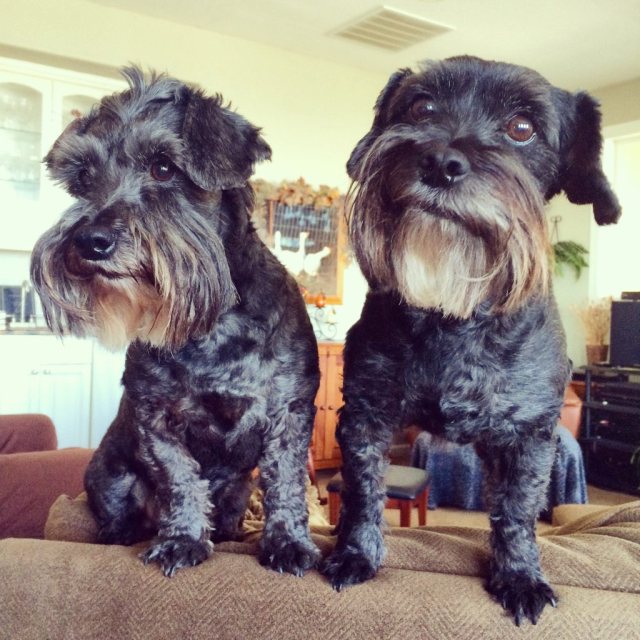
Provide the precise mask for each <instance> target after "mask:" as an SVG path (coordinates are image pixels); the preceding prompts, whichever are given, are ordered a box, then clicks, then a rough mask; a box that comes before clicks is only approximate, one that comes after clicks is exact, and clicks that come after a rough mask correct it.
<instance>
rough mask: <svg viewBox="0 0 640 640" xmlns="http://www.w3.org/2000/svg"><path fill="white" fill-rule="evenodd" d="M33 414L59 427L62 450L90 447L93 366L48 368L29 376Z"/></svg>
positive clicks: (52, 365) (41, 366) (73, 365)
mask: <svg viewBox="0 0 640 640" xmlns="http://www.w3.org/2000/svg"><path fill="white" fill-rule="evenodd" d="M28 384H29V402H28V407H29V413H44V414H46V415H48V416H49V417H50V418H51V419H52V420H53V423H54V424H55V425H56V431H57V434H58V447H60V448H63V447H88V446H89V445H90V434H89V429H88V427H89V410H90V400H91V365H90V364H88V363H87V364H45V365H40V366H37V367H34V369H32V370H31V372H30V373H29V376H28Z"/></svg>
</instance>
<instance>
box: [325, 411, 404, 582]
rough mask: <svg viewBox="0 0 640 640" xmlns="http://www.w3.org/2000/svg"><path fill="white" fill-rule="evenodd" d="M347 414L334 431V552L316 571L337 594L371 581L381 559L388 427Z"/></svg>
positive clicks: (374, 416)
mask: <svg viewBox="0 0 640 640" xmlns="http://www.w3.org/2000/svg"><path fill="white" fill-rule="evenodd" d="M353 409H354V411H352V410H351V407H350V405H349V404H348V403H347V405H345V407H344V409H343V411H342V414H341V416H340V424H339V425H338V430H337V437H338V442H339V444H340V449H341V451H342V460H343V466H342V478H343V487H342V495H341V498H342V506H341V510H340V520H339V523H338V540H337V543H336V547H335V550H334V551H333V553H332V554H331V555H330V556H329V557H328V558H327V559H326V560H325V562H324V565H323V568H322V572H323V573H324V574H325V575H326V576H327V577H328V578H329V579H330V580H331V584H332V586H333V588H334V589H336V590H338V591H340V590H341V589H342V588H343V587H345V586H348V585H350V584H358V583H360V582H364V581H365V580H368V579H370V578H373V576H375V574H376V572H377V571H378V568H379V567H380V565H381V563H382V560H383V559H384V554H385V547H384V540H383V535H382V516H383V511H384V503H385V487H384V474H385V471H386V468H387V464H388V461H387V458H386V453H387V450H388V447H389V444H390V442H391V436H392V433H393V426H394V425H393V423H392V422H385V421H384V420H380V413H377V412H374V413H368V414H366V417H365V415H363V414H361V413H359V412H358V409H357V408H356V407H353Z"/></svg>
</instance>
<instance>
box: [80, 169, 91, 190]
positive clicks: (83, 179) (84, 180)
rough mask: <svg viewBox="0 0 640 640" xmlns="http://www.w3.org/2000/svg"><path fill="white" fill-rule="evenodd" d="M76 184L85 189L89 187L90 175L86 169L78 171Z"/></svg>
mask: <svg viewBox="0 0 640 640" xmlns="http://www.w3.org/2000/svg"><path fill="white" fill-rule="evenodd" d="M78 182H79V183H80V185H81V186H82V187H83V188H85V189H88V188H89V187H90V186H91V174H90V173H89V171H88V169H80V171H78Z"/></svg>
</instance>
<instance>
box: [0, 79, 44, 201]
mask: <svg viewBox="0 0 640 640" xmlns="http://www.w3.org/2000/svg"><path fill="white" fill-rule="evenodd" d="M41 148H42V94H41V93H40V92H38V91H36V90H35V89H33V88H31V87H27V86H25V85H20V84H15V83H13V82H3V83H0V180H2V182H3V185H2V187H3V189H2V190H3V192H5V194H6V195H9V198H10V199H13V198H12V197H11V193H12V192H13V194H14V197H17V198H23V197H25V198H29V199H31V200H35V199H37V198H38V196H39V195H40V151H41Z"/></svg>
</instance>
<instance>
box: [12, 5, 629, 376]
mask: <svg viewBox="0 0 640 640" xmlns="http://www.w3.org/2000/svg"><path fill="white" fill-rule="evenodd" d="M0 15H1V16H2V20H0V54H2V48H3V47H4V48H5V52H4V55H6V49H11V48H19V49H22V50H24V52H25V54H27V53H28V54H38V55H39V56H40V57H39V58H38V61H40V62H46V61H47V60H48V61H49V62H50V63H54V62H55V63H58V64H59V60H60V58H59V57H63V58H69V59H73V60H76V61H80V64H81V65H83V66H84V69H85V70H87V71H91V70H92V66H94V65H97V66H98V67H100V66H106V67H109V68H115V67H119V66H122V65H123V64H127V63H129V62H136V63H140V64H142V65H144V66H148V67H153V68H156V69H159V70H166V71H168V72H170V73H171V74H173V75H176V76H178V77H180V78H182V79H184V80H188V81H193V82H197V83H199V84H201V85H202V86H203V87H205V88H206V89H208V90H210V91H220V92H222V93H223V95H224V96H225V98H227V99H229V100H231V101H232V102H233V104H234V105H235V106H236V107H237V108H238V111H239V112H240V113H242V114H243V115H245V116H246V117H248V118H249V119H250V120H252V121H253V122H254V123H255V124H257V125H259V126H261V127H263V130H264V135H265V137H266V138H267V140H268V141H269V143H270V144H271V146H272V148H273V151H274V158H273V161H272V162H271V163H265V164H263V165H261V166H259V167H258V168H257V175H258V176H260V177H264V178H267V179H270V180H280V179H283V178H287V179H294V178H297V177H298V176H304V177H305V178H306V179H307V180H308V181H309V182H311V183H312V184H316V185H317V184H320V183H327V184H331V185H336V186H339V187H340V188H342V189H345V188H346V186H347V184H348V179H347V176H346V173H345V171H344V164H345V162H346V159H347V158H348V155H349V153H350V151H351V149H352V148H353V146H354V144H355V142H356V141H357V140H358V139H359V137H360V136H361V135H362V134H363V133H364V132H365V131H366V130H367V129H368V127H369V124H370V122H371V116H372V105H373V101H374V99H375V97H376V95H377V93H378V92H379V90H380V88H381V87H382V86H383V83H384V81H385V80H386V75H385V74H372V73H367V72H364V71H359V70H356V69H352V68H348V67H343V66H340V65H335V64H332V63H328V62H322V61H319V60H316V59H313V58H309V57H305V56H301V55H298V54H294V53H288V52H285V51H283V50H280V49H276V48H273V47H268V46H263V45H259V44H255V43H251V42H248V41H244V40H240V39H236V38H230V37H226V36H222V35H217V34H213V33H210V32H207V31H204V30H199V29H196V28H192V27H187V26H181V25H176V24H174V23H170V22H166V21H163V20H157V19H154V18H149V17H145V16H140V15H136V14H133V13H129V12H125V11H122V10H118V9H110V8H106V7H102V6H98V5H94V4H92V3H90V2H79V1H78V0H56V1H55V2H53V1H48V2H43V1H37V0H20V1H19V2H16V0H0ZM593 93H594V95H595V96H596V97H597V98H599V99H600V100H601V102H602V110H603V119H604V124H605V125H606V126H612V125H620V124H621V123H627V122H632V121H640V78H638V79H636V80H635V81H633V82H628V83H625V84H620V85H615V86H610V87H604V88H602V89H599V90H597V91H594V92H593ZM549 215H561V216H562V218H563V221H562V223H561V227H560V234H561V239H563V240H575V241H577V242H580V243H582V244H584V245H585V246H586V247H591V235H592V229H591V222H590V220H591V213H590V207H576V206H575V205H571V204H570V203H568V202H567V200H566V199H564V198H563V197H561V198H557V199H556V200H555V201H554V202H553V204H552V206H551V208H550V211H549ZM599 268H600V266H599V265H598V264H597V261H594V260H592V261H591V267H590V271H592V270H594V269H599ZM592 279H593V274H590V273H589V272H587V273H586V274H585V275H583V276H582V277H581V278H580V280H578V281H575V280H574V278H573V276H572V275H570V274H567V275H566V276H564V277H563V278H558V279H556V283H555V291H556V295H557V298H558V302H559V306H560V309H561V314H562V318H563V322H564V324H565V329H566V331H567V337H568V344H569V352H570V355H571V357H572V358H573V359H574V360H575V361H576V363H578V364H581V363H582V362H584V349H583V344H584V338H583V334H582V329H581V327H580V326H579V323H578V322H577V317H576V315H575V313H574V312H573V310H572V309H573V308H574V307H575V306H576V305H579V304H582V303H584V302H585V301H586V300H587V299H588V297H589V282H590V280H592ZM364 290H365V285H364V282H363V280H362V278H361V276H360V274H359V273H358V272H357V269H355V267H352V268H351V269H350V270H349V272H348V273H347V277H346V279H345V298H346V304H345V306H344V307H343V308H342V309H339V318H340V327H341V333H343V332H344V331H345V330H346V329H347V328H348V327H349V326H350V324H351V323H352V322H353V321H354V320H355V319H356V318H357V316H358V313H359V309H360V305H361V302H362V299H363V296H364Z"/></svg>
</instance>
